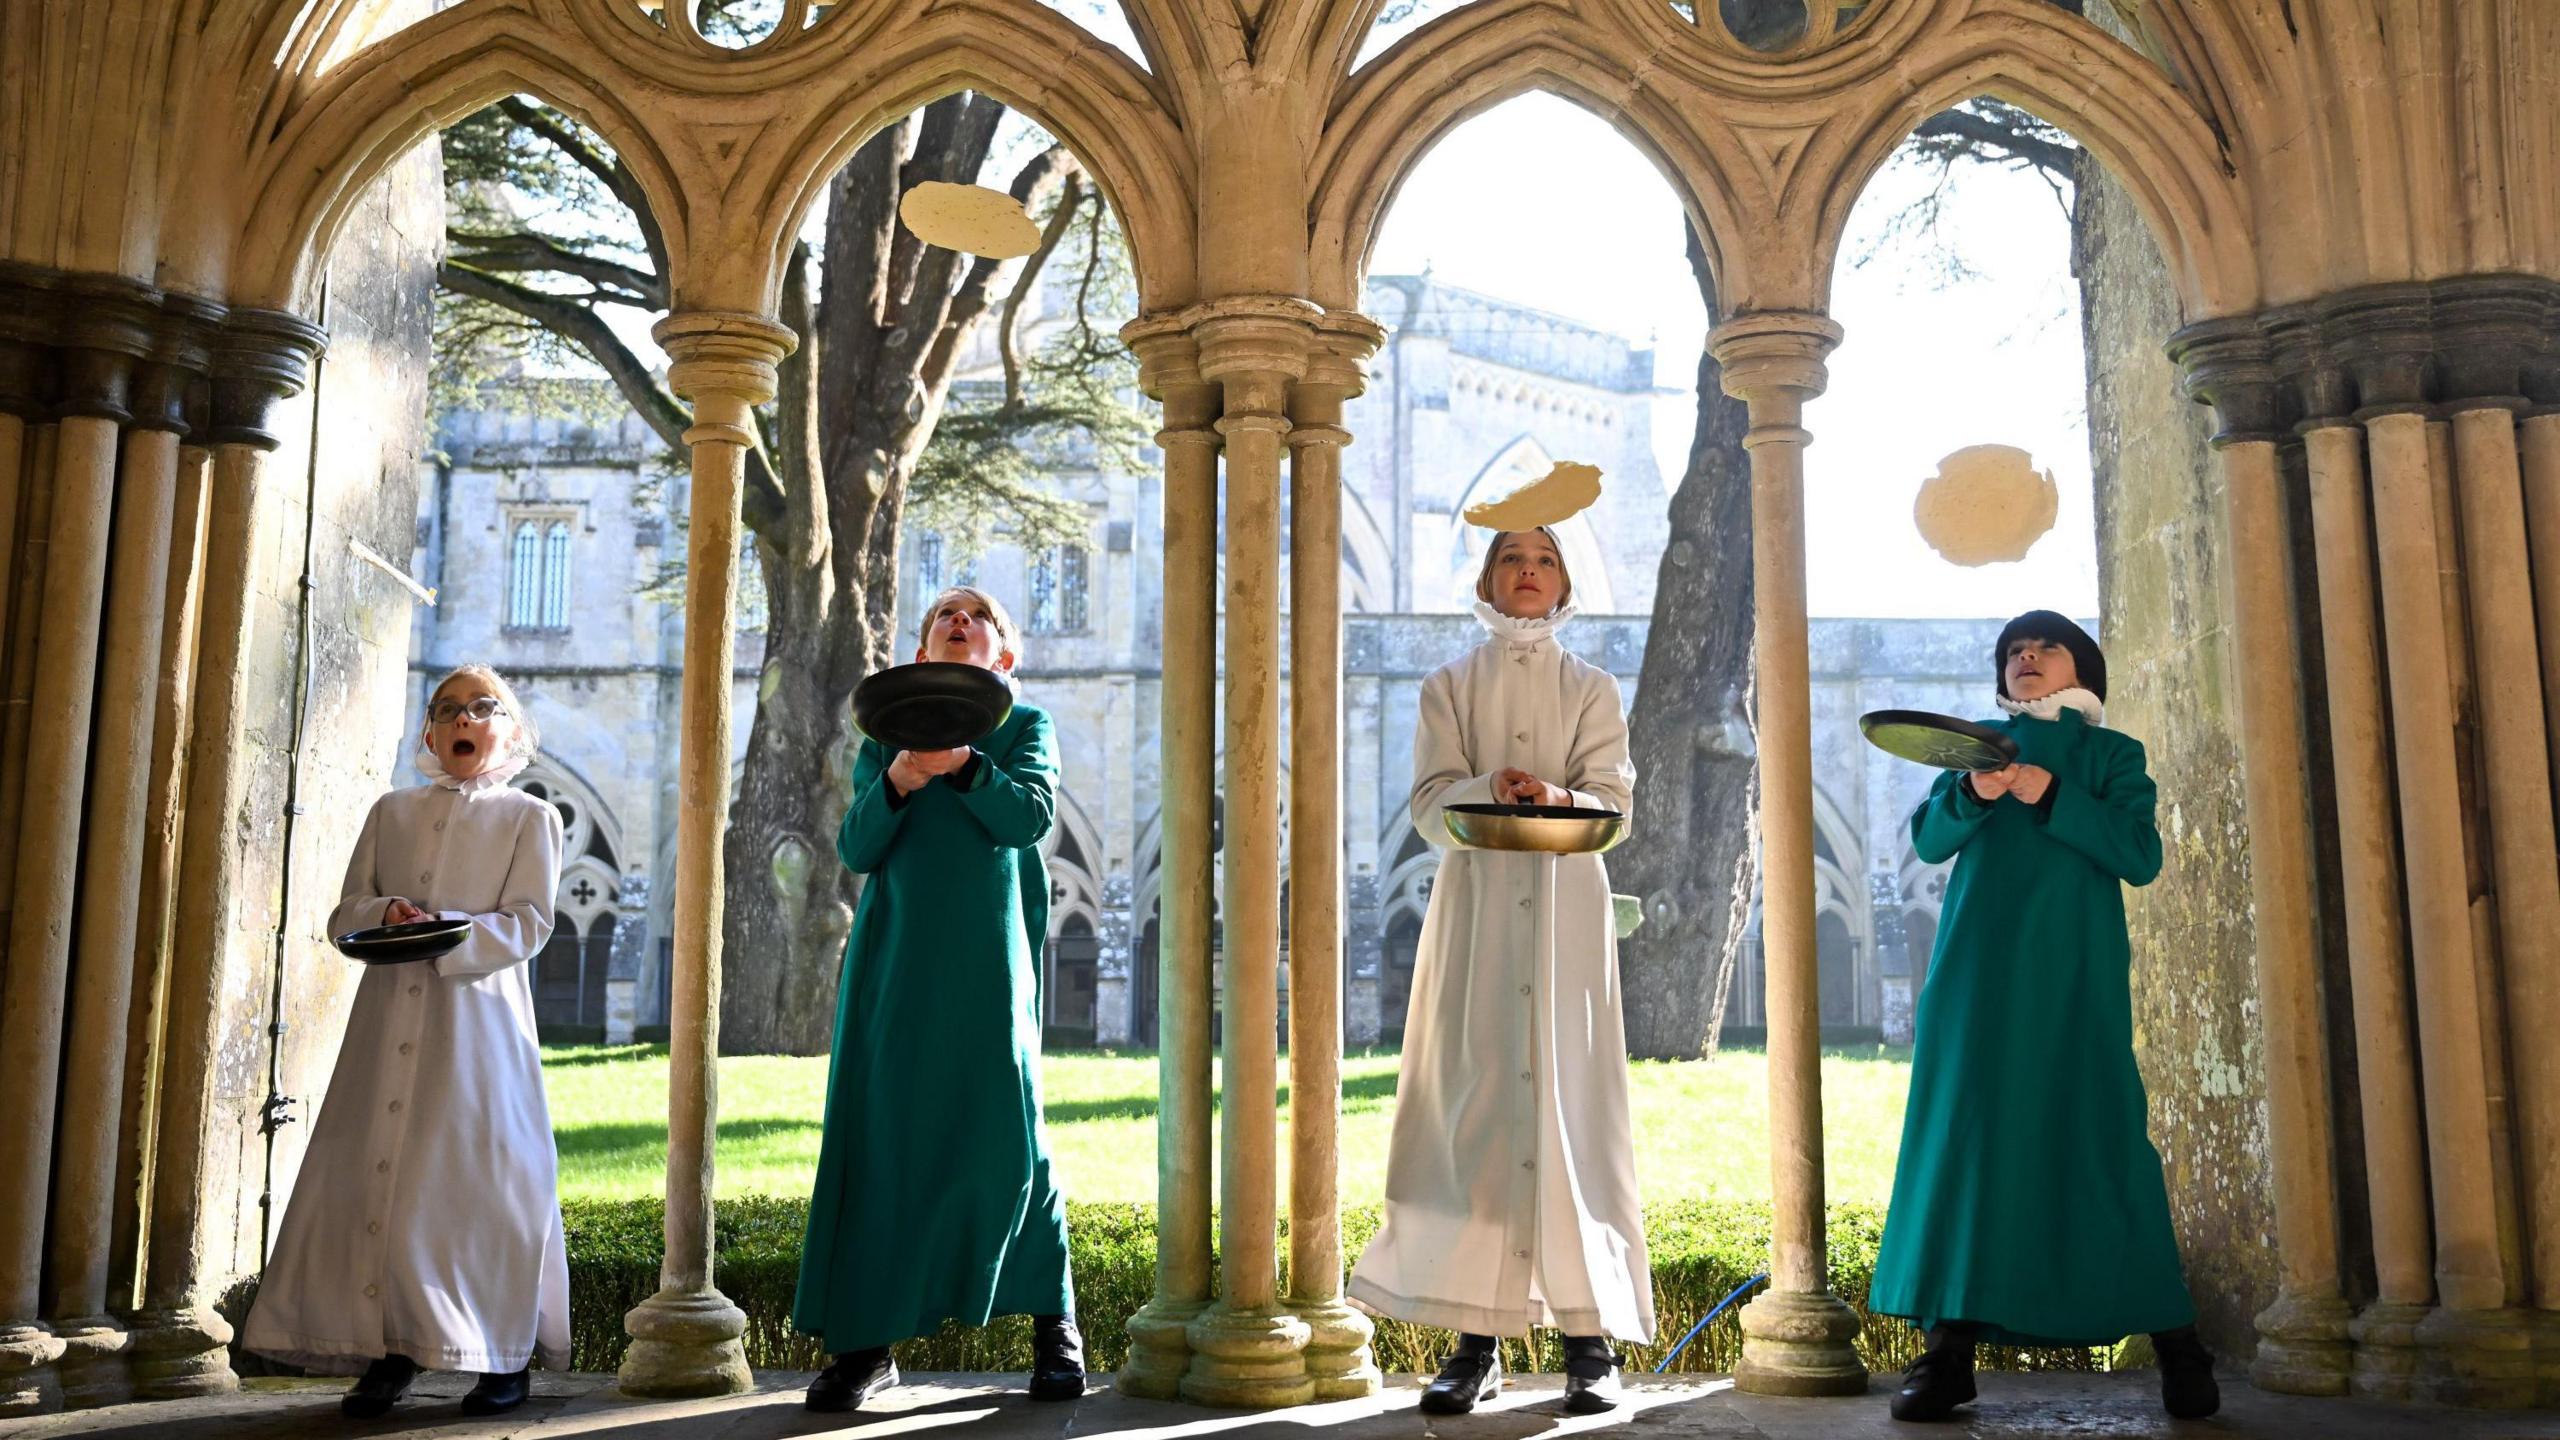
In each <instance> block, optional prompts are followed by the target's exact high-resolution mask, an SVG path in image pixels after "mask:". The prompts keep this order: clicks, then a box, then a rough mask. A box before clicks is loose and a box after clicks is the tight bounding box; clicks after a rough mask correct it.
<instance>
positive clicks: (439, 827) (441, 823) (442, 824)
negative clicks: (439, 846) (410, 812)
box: [436, 820, 444, 830]
mask: <svg viewBox="0 0 2560 1440" xmlns="http://www.w3.org/2000/svg"><path fill="white" fill-rule="evenodd" d="M436 828H437V829H439V830H441V829H443V828H444V822H443V821H441V820H439V821H437V822H436Z"/></svg>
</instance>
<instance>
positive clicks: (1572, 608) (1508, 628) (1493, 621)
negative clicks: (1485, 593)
mask: <svg viewBox="0 0 2560 1440" xmlns="http://www.w3.org/2000/svg"><path fill="white" fill-rule="evenodd" d="M1475 608H1476V621H1477V623H1479V624H1481V625H1483V626H1484V628H1485V630H1486V632H1487V633H1488V634H1490V635H1492V636H1493V638H1494V639H1496V640H1499V641H1501V642H1502V643H1503V644H1505V645H1510V646H1515V647H1517V648H1519V649H1522V650H1526V649H1530V648H1532V647H1534V646H1537V645H1539V644H1542V643H1544V642H1547V641H1550V640H1553V639H1555V637H1556V632H1557V631H1558V630H1561V629H1563V628H1564V622H1566V621H1567V620H1570V619H1572V618H1573V617H1574V616H1576V615H1578V614H1580V613H1581V612H1582V607H1581V606H1580V605H1577V604H1575V603H1574V602H1573V601H1571V600H1567V601H1565V602H1564V603H1563V604H1562V605H1559V606H1557V607H1556V608H1555V610H1554V611H1553V612H1551V613H1549V614H1545V615H1541V616H1538V617H1537V618H1536V619H1533V620H1522V619H1520V618H1518V617H1516V616H1511V615H1505V614H1503V613H1502V612H1501V611H1499V610H1496V609H1494V608H1493V606H1492V605H1491V604H1489V603H1487V602H1486V601H1482V600H1479V601H1477V602H1476V607H1475Z"/></svg>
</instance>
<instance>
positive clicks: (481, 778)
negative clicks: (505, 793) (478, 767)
mask: <svg viewBox="0 0 2560 1440" xmlns="http://www.w3.org/2000/svg"><path fill="white" fill-rule="evenodd" d="M410 763H412V764H414V765H416V766H417V767H418V773H419V774H421V775H424V776H426V777H427V779H428V780H429V781H430V782H431V783H433V784H436V785H440V786H442V787H444V788H445V789H447V790H459V791H461V792H462V793H463V794H465V795H477V794H479V793H480V792H481V791H483V790H494V789H496V788H497V787H499V786H501V785H504V784H506V783H507V782H508V781H510V780H513V779H514V778H516V777H517V776H518V775H521V774H523V773H524V767H526V766H527V765H530V764H532V763H533V757H532V756H530V755H510V756H508V757H507V758H506V759H504V760H501V761H499V762H498V763H497V764H495V765H492V766H490V767H489V768H488V769H486V770H483V771H481V772H480V773H479V774H477V775H474V776H472V777H471V778H470V779H468V780H456V779H454V778H453V774H452V772H451V771H448V770H446V769H445V768H444V762H443V761H442V760H439V759H437V758H436V752H435V751H434V750H433V749H431V748H429V747H428V746H425V745H421V746H419V747H418V758H417V759H416V760H414V761H412V762H410Z"/></svg>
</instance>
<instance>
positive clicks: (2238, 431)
mask: <svg viewBox="0 0 2560 1440" xmlns="http://www.w3.org/2000/svg"><path fill="white" fill-rule="evenodd" d="M2169 358H2170V359H2171V360H2172V361H2174V362H2176V364H2177V366H2178V368H2179V370H2180V371H2182V372H2183V375H2182V379H2183V380H2184V382H2185V386H2186V391H2187V396H2188V398H2189V399H2192V400H2199V401H2202V402H2203V403H2205V404H2208V405H2211V406H2212V407H2213V410H2214V416H2215V418H2216V419H2217V420H2219V421H2220V422H2221V426H2222V428H2221V430H2220V431H2219V432H2218V433H2216V434H2215V435H2214V437H2213V443H2214V445H2215V446H2216V447H2220V446H2224V445H2236V444H2241V443H2244V442H2247V441H2252V440H2265V441H2272V440H2276V439H2279V438H2281V437H2282V435H2283V433H2284V391H2283V387H2282V386H2281V385H2280V384H2279V383H2278V381H2277V378H2276V369H2275V364H2274V355H2273V347H2272V346H2270V345H2269V343H2268V340H2267V333H2266V330H2265V328H2264V327H2263V326H2262V325H2261V324H2260V322H2259V319H2258V317H2257V316H2254V315H2232V316H2224V317H2221V318H2218V319H2213V320H2204V321H2199V322H2198V323H2196V324H2193V325H2190V326H2188V327H2186V328H2185V329H2183V330H2180V331H2179V332H2178V333H2177V334H2175V335H2172V336H2170V337H2169Z"/></svg>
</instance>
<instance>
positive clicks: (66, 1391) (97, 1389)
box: [53, 1315, 133, 1410]
mask: <svg viewBox="0 0 2560 1440" xmlns="http://www.w3.org/2000/svg"><path fill="white" fill-rule="evenodd" d="M53 1333H54V1334H56V1335H58V1336H60V1337H62V1359H61V1360H60V1361H59V1362H58V1363H57V1364H56V1365H55V1367H54V1371H55V1373H56V1374H58V1375H60V1376H61V1377H62V1408H63V1409H65V1410H95V1409H96V1408H98V1407H99V1406H101V1405H121V1404H123V1403H124V1402H126V1401H127V1400H130V1399H132V1398H133V1376H132V1373H131V1371H130V1368H129V1367H130V1363H131V1358H132V1357H131V1356H129V1355H128V1354H127V1353H126V1346H127V1345H128V1343H129V1342H130V1340H131V1337H130V1336H128V1335H127V1334H126V1333H125V1328H124V1326H123V1325H121V1324H119V1323H118V1322H117V1321H115V1320H114V1319H112V1318H110V1317H108V1316H105V1315H83V1316H81V1317H80V1318H79V1319H77V1320H57V1321H55V1322H53Z"/></svg>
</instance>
